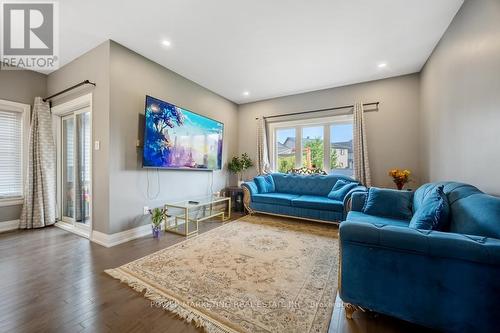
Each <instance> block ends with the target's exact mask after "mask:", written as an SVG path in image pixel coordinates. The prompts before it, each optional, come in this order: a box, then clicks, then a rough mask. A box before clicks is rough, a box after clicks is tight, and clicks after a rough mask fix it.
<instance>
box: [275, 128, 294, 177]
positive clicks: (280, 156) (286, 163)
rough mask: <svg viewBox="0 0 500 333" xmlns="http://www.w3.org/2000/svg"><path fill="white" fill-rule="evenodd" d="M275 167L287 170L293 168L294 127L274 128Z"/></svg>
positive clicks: (283, 170)
mask: <svg viewBox="0 0 500 333" xmlns="http://www.w3.org/2000/svg"><path fill="white" fill-rule="evenodd" d="M275 151H276V169H277V170H278V171H279V172H287V171H288V170H290V169H293V168H295V129H294V128H283V129H281V128H280V129H277V130H276V145H275Z"/></svg>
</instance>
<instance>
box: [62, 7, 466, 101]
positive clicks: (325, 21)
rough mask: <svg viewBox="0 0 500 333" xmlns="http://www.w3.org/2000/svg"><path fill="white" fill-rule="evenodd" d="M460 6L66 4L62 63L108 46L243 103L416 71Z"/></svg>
mask: <svg viewBox="0 0 500 333" xmlns="http://www.w3.org/2000/svg"><path fill="white" fill-rule="evenodd" d="M462 3H463V0H377V1H373V0H329V1H327V0H252V1H250V0H248V1H241V0H211V1H208V0H142V1H130V0H128V1H123V0H121V1H120V0H106V1H103V0H85V1H82V0H64V1H60V2H59V4H60V7H59V8H60V38H61V39H60V59H61V64H66V63H68V62H70V61H71V60H73V59H74V58H76V57H78V56H80V55H81V54H83V53H84V52H86V51H88V50H90V49H92V48H93V47H95V46H97V45H98V44H100V43H101V42H103V41H105V40H107V39H113V40H115V41H117V42H118V43H120V44H123V45H125V46H126V47H128V48H130V49H132V50H134V51H136V52H137V53H140V54H142V55H143V56H145V57H147V58H149V59H151V60H153V61H155V62H157V63H159V64H161V65H163V66H165V67H167V68H169V69H171V70H173V71H175V72H177V73H179V74H181V75H183V76H185V77H187V78H188V79H190V80H193V81H195V82H197V83H199V84H201V85H202V86H204V87H206V88H208V89H210V90H212V91H214V92H216V93H218V94H220V95H222V96H224V97H226V98H228V99H230V100H232V101H234V102H236V103H246V102H250V101H256V100H261V99H266V98H271V97H277V96H283V95H289V94H294V93H299V92H305V91H312V90H317V89H322V88H329V87H336V86H342V85H346V84H351V83H357V82H363V81H369V80H374V79H381V78H386V77H391V76H397V75H403V74H408V73H413V72H418V71H420V69H421V68H422V66H423V65H424V63H425V61H426V60H427V58H428V57H429V55H430V54H431V52H432V50H433V48H434V46H435V45H436V44H437V42H438V41H439V39H440V38H441V36H442V35H443V33H444V31H445V30H446V28H447V27H448V25H449V23H450V21H451V20H452V18H453V16H454V15H455V13H456V12H457V11H458V9H459V8H460V6H461V5H462ZM164 39H167V40H169V41H170V42H171V43H172V45H171V46H170V47H165V46H163V45H161V41H162V40H164ZM381 62H385V63H387V67H385V68H379V67H378V66H377V65H378V64H379V63H381ZM244 91H248V92H249V96H244V95H243V92H244Z"/></svg>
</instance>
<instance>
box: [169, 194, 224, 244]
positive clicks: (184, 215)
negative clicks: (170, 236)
mask: <svg viewBox="0 0 500 333" xmlns="http://www.w3.org/2000/svg"><path fill="white" fill-rule="evenodd" d="M223 202H227V216H226V211H225V210H223V211H216V212H214V211H213V206H214V204H219V203H223ZM206 206H210V211H209V214H208V215H207V216H203V217H202V218H189V211H190V209H194V208H203V207H206ZM164 207H165V208H166V209H167V210H168V209H169V208H178V209H182V210H184V212H183V213H182V214H178V215H175V216H174V221H175V224H174V225H172V226H169V225H168V223H167V222H168V221H165V228H164V230H165V232H170V233H174V234H177V235H181V236H185V237H191V236H194V235H196V234H198V223H199V222H202V221H205V220H208V219H211V218H214V217H217V216H220V217H221V222H225V221H227V220H229V219H230V218H231V198H230V197H221V198H215V199H214V200H212V201H210V202H205V203H199V204H193V205H192V206H190V205H180V204H179V203H178V202H177V203H171V204H169V203H167V204H165V205H164ZM180 220H181V221H185V222H184V224H185V227H184V232H182V231H179V221H180ZM190 222H194V223H195V225H196V229H194V230H191V231H189V223H190Z"/></svg>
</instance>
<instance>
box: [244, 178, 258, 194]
mask: <svg viewBox="0 0 500 333" xmlns="http://www.w3.org/2000/svg"><path fill="white" fill-rule="evenodd" d="M241 187H243V188H247V189H248V192H249V193H250V195H254V194H258V193H259V189H258V188H257V184H255V182H253V181H250V182H244V183H243V184H241Z"/></svg>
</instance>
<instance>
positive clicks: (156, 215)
mask: <svg viewBox="0 0 500 333" xmlns="http://www.w3.org/2000/svg"><path fill="white" fill-rule="evenodd" d="M149 214H151V229H152V231H153V237H154V238H160V229H161V223H162V222H163V221H164V220H165V219H166V218H167V217H168V215H167V209H166V208H153V209H152V210H151V209H150V210H149Z"/></svg>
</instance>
